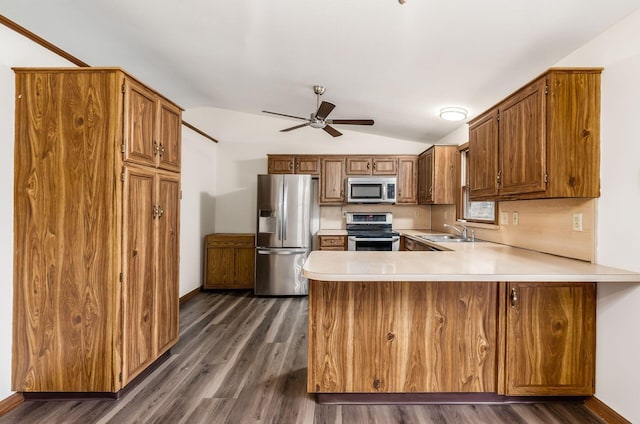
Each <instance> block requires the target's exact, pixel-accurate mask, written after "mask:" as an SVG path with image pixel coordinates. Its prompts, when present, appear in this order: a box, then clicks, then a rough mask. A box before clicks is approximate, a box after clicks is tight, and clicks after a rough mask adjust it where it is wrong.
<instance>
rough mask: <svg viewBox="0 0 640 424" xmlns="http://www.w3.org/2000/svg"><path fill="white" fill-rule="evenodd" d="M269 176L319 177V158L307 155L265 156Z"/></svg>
mask: <svg viewBox="0 0 640 424" xmlns="http://www.w3.org/2000/svg"><path fill="white" fill-rule="evenodd" d="M267 162H268V173H269V174H308V175H320V157H318V156H307V155H297V156H294V155H267Z"/></svg>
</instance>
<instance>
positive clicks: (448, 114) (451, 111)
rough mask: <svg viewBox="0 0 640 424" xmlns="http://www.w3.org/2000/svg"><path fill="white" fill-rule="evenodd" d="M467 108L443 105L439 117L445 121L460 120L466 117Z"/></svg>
mask: <svg viewBox="0 0 640 424" xmlns="http://www.w3.org/2000/svg"><path fill="white" fill-rule="evenodd" d="M467 113H468V112H467V109H465V108H463V107H453V106H451V107H443V108H442V109H440V118H442V119H444V120H445V121H462V120H463V119H466V118H467Z"/></svg>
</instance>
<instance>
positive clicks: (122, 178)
mask: <svg viewBox="0 0 640 424" xmlns="http://www.w3.org/2000/svg"><path fill="white" fill-rule="evenodd" d="M120 181H122V182H124V170H123V171H122V173H121V174H120Z"/></svg>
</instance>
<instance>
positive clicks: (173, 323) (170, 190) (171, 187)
mask: <svg viewBox="0 0 640 424" xmlns="http://www.w3.org/2000/svg"><path fill="white" fill-rule="evenodd" d="M157 207H158V208H159V212H158V216H157V217H156V218H155V221H156V226H157V231H158V236H157V240H158V249H157V258H158V259H157V272H156V295H155V305H156V310H155V320H156V322H155V324H156V328H157V336H158V337H157V355H161V354H162V353H164V352H165V351H166V350H167V349H169V347H171V345H173V344H174V342H176V341H177V340H178V321H179V316H178V312H179V311H178V304H179V298H180V296H179V279H180V273H179V269H178V267H179V258H180V252H179V250H180V237H179V231H180V176H179V175H178V174H168V173H167V174H164V173H163V174H160V175H159V177H158V196H157Z"/></svg>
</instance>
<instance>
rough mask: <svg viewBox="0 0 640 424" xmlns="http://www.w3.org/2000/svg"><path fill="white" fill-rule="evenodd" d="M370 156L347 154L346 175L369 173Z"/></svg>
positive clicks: (370, 165) (370, 166)
mask: <svg viewBox="0 0 640 424" xmlns="http://www.w3.org/2000/svg"><path fill="white" fill-rule="evenodd" d="M371 172H372V164H371V158H368V157H359V156H347V175H371Z"/></svg>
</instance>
